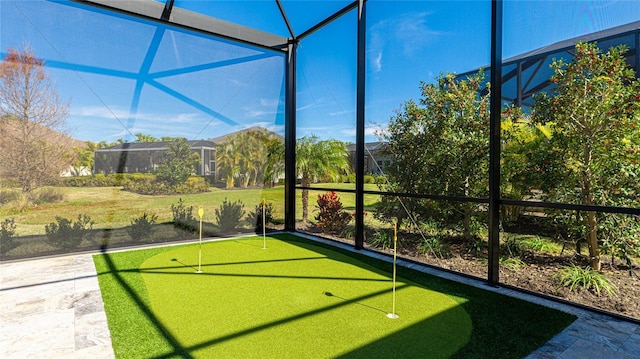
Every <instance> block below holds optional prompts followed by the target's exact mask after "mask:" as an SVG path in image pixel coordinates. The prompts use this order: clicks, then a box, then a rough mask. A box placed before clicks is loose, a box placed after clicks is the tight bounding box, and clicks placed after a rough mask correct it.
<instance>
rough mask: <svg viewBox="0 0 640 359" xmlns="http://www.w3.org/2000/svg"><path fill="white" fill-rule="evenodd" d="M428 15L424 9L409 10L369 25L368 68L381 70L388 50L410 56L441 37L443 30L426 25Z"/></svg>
mask: <svg viewBox="0 0 640 359" xmlns="http://www.w3.org/2000/svg"><path fill="white" fill-rule="evenodd" d="M430 15H431V13H429V12H426V11H423V12H409V13H405V14H402V15H399V16H397V17H395V18H392V19H386V20H382V21H379V22H378V23H376V24H374V25H372V26H371V28H370V30H369V38H370V40H369V53H370V55H369V66H370V69H371V70H372V71H374V72H379V71H381V70H382V67H383V64H384V63H383V61H382V60H383V58H384V53H385V52H387V51H389V52H399V53H401V54H402V55H403V56H407V57H413V56H414V55H415V54H416V53H419V52H420V50H422V49H423V48H424V47H425V46H427V45H428V44H430V43H432V42H433V41H434V40H436V39H438V38H439V37H440V36H442V35H443V34H444V33H443V32H441V31H436V30H433V29H431V28H429V22H428V17H429V16H430Z"/></svg>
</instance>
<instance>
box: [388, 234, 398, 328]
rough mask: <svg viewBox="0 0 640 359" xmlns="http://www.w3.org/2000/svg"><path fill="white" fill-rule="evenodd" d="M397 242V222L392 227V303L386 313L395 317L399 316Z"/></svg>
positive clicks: (392, 317) (389, 316) (390, 316)
mask: <svg viewBox="0 0 640 359" xmlns="http://www.w3.org/2000/svg"><path fill="white" fill-rule="evenodd" d="M397 243H398V222H396V223H395V225H394V227H393V300H392V301H393V304H392V310H391V313H389V314H387V318H391V319H397V318H400V316H399V315H398V314H396V249H397Z"/></svg>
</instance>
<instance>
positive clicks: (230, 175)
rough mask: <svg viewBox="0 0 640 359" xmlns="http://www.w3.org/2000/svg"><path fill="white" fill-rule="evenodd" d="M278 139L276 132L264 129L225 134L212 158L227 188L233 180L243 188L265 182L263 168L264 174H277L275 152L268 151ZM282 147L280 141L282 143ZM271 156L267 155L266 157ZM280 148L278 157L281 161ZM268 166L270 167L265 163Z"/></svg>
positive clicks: (233, 183)
mask: <svg viewBox="0 0 640 359" xmlns="http://www.w3.org/2000/svg"><path fill="white" fill-rule="evenodd" d="M279 142H280V143H281V142H282V139H280V138H279V137H278V136H277V135H275V134H274V133H272V132H269V131H267V130H266V129H261V130H256V131H242V132H238V133H236V134H234V135H232V136H229V137H228V138H227V139H226V140H225V141H224V142H222V143H221V144H219V145H218V146H216V161H217V166H218V170H219V171H220V177H221V178H222V179H223V180H224V181H225V184H226V187H227V188H232V187H234V186H235V185H236V184H237V185H239V186H240V187H243V188H246V187H249V186H256V185H258V184H262V183H265V182H266V181H265V172H267V170H269V171H270V172H269V174H268V178H269V179H271V177H273V176H274V173H275V175H276V176H277V169H278V167H276V166H277V162H275V161H276V160H277V159H276V157H277V156H278V155H279V154H277V153H272V152H270V148H271V147H272V146H278V143H279ZM282 148H284V144H282ZM270 157H271V158H270ZM283 159H284V150H283V151H282V156H281V157H280V161H282V163H283V164H284V160H283ZM268 166H270V167H268Z"/></svg>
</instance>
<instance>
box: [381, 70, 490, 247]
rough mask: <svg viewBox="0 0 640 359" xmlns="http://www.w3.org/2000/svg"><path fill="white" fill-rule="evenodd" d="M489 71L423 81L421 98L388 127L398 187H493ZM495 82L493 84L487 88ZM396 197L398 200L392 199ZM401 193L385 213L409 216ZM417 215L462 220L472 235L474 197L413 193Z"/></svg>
mask: <svg viewBox="0 0 640 359" xmlns="http://www.w3.org/2000/svg"><path fill="white" fill-rule="evenodd" d="M483 80H484V76H483V72H482V71H480V72H478V73H477V74H475V75H472V76H469V77H467V78H465V79H458V78H456V76H455V75H453V74H445V75H441V76H439V77H438V78H437V79H436V82H435V83H433V84H427V83H424V82H423V83H421V88H422V97H421V99H420V102H419V104H416V103H415V102H414V101H413V100H409V101H407V102H406V103H405V104H404V106H403V108H402V109H401V110H400V111H399V112H397V113H396V115H395V116H394V117H392V118H391V120H390V122H389V127H388V129H387V130H386V131H385V132H384V133H382V134H381V135H382V138H383V139H384V140H385V141H386V142H387V148H386V150H385V151H386V153H387V155H389V156H391V158H392V159H393V163H394V166H390V167H389V168H387V174H388V177H389V180H390V182H391V185H392V186H393V191H396V192H406V193H424V194H435V195H450V196H463V197H486V196H487V193H488V175H487V174H488V167H489V161H488V155H489V93H488V91H482V90H483V89H482V83H483ZM488 89H489V86H488V84H487V89H486V90H488ZM390 201H392V202H390ZM394 202H395V199H393V198H387V199H385V200H383V203H382V204H381V207H380V211H379V217H381V218H382V219H384V218H386V219H387V220H389V217H390V216H395V217H397V219H398V221H399V222H401V221H402V219H403V218H404V217H405V216H406V214H404V213H403V212H404V211H403V210H399V209H398V208H397V206H398V205H397V204H396V203H394ZM406 206H407V208H408V209H409V211H410V213H411V214H412V215H413V216H415V217H418V218H419V217H424V218H425V220H426V219H428V218H433V219H435V220H436V221H437V222H438V223H440V224H442V225H454V226H459V224H460V223H462V230H463V233H464V235H465V236H467V237H470V236H471V232H472V219H473V216H474V215H476V214H477V212H478V206H477V204H474V203H462V202H451V201H439V202H433V201H425V200H421V199H408V200H407V201H406Z"/></svg>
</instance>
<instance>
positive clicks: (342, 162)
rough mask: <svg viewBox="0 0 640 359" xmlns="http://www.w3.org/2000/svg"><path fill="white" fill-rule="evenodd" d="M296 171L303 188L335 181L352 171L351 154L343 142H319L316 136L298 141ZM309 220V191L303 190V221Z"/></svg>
mask: <svg viewBox="0 0 640 359" xmlns="http://www.w3.org/2000/svg"><path fill="white" fill-rule="evenodd" d="M296 169H297V174H298V178H300V180H301V185H302V187H309V186H310V185H311V183H312V182H318V181H320V180H323V181H326V180H329V181H335V180H337V179H339V178H340V175H343V174H347V173H348V172H349V171H351V164H350V163H349V154H348V153H347V149H346V147H345V145H344V143H343V142H341V141H337V140H324V141H318V137H317V136H315V135H312V136H305V137H302V138H300V139H298V141H297V144H296ZM308 218H309V190H308V189H306V188H304V189H302V220H303V221H304V222H307V220H308Z"/></svg>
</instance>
